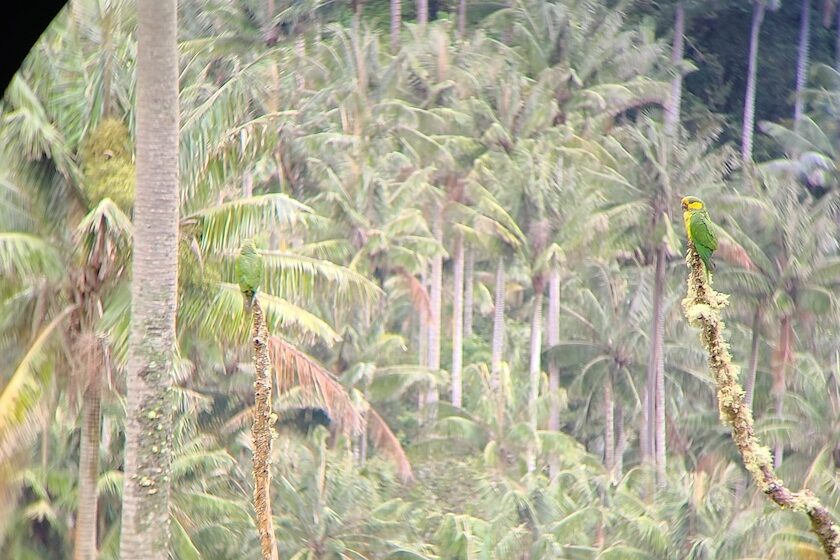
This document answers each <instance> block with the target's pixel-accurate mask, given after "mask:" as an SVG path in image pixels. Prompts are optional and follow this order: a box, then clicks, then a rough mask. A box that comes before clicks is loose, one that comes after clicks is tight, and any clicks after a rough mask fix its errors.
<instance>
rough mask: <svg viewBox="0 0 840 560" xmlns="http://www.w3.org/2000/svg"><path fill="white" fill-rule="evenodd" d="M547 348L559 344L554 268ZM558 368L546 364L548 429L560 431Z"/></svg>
mask: <svg viewBox="0 0 840 560" xmlns="http://www.w3.org/2000/svg"><path fill="white" fill-rule="evenodd" d="M547 323H548V325H547V326H548V346H549V348H551V347H553V346H556V345H558V344H560V273H559V271H558V270H557V269H556V268H555V269H554V270H552V271H551V277H550V278H549V280H548V321H547ZM559 390H560V368H559V367H558V366H557V360H550V361H549V363H548V392H549V412H548V429H549V430H551V431H557V430H559V429H560V399H559V395H558V391H559Z"/></svg>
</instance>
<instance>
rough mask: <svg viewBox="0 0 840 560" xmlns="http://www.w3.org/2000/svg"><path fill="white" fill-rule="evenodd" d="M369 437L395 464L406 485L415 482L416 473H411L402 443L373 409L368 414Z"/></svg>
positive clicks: (369, 409)
mask: <svg viewBox="0 0 840 560" xmlns="http://www.w3.org/2000/svg"><path fill="white" fill-rule="evenodd" d="M366 420H367V428H368V436H370V441H371V443H373V446H374V447H375V448H376V449H378V450H380V451H382V453H383V454H384V455H385V456H387V457H388V458H389V459H391V461H392V462H393V463H394V466H395V467H396V468H397V473H398V474H399V476H400V480H402V481H403V482H404V483H408V482H411V481H412V480H414V473H413V472H412V471H411V463H409V462H408V457H406V455H405V451H404V450H403V448H402V445H400V441H399V440H398V439H397V436H395V435H394V432H392V431H391V428H389V427H388V424H386V423H385V420H383V419H382V417H381V416H380V415H379V413H378V412H376V411H375V410H374V409H373V408H368V410H367V413H366Z"/></svg>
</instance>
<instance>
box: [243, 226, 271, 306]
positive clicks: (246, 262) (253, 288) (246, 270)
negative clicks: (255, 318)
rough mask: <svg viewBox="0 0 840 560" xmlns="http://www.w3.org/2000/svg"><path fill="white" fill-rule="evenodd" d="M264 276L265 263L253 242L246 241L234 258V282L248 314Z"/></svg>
mask: <svg viewBox="0 0 840 560" xmlns="http://www.w3.org/2000/svg"><path fill="white" fill-rule="evenodd" d="M264 274H265V263H264V262H263V258H262V255H260V254H259V252H257V247H256V246H255V245H254V242H253V240H251V239H247V240H246V241H245V242H244V243H243V244H242V248H241V249H240V250H239V256H238V257H237V258H236V280H237V282H239V289H240V290H241V291H242V297H243V300H244V304H243V305H244V307H245V311H246V312H247V313H250V312H251V310H252V308H253V307H254V301H255V300H256V298H257V292H258V291H259V289H260V286H261V285H262V281H263V275H264Z"/></svg>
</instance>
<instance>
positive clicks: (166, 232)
mask: <svg viewBox="0 0 840 560" xmlns="http://www.w3.org/2000/svg"><path fill="white" fill-rule="evenodd" d="M137 21H138V25H137V38H138V46H137V109H136V110H137V113H136V119H137V197H136V200H135V203H134V251H133V252H134V263H133V271H132V278H133V280H132V284H131V292H132V294H131V296H132V298H131V333H130V338H129V352H128V354H129V356H128V368H127V371H128V374H127V405H126V430H125V431H126V434H125V437H126V441H125V474H124V479H125V485H124V488H123V509H122V531H121V535H120V558H122V560H164V559H166V558H168V556H169V550H168V549H169V481H170V479H171V464H172V407H173V403H172V394H171V388H172V361H173V349H174V348H175V343H176V339H175V311H176V308H177V293H178V292H177V288H178V203H179V192H178V43H177V32H176V31H177V2H176V0H146V1H144V2H139V3H138V4H137Z"/></svg>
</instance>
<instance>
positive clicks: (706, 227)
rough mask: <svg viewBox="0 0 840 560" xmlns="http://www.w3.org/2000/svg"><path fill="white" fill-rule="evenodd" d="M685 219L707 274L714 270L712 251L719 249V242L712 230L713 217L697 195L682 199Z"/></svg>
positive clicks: (689, 235)
mask: <svg viewBox="0 0 840 560" xmlns="http://www.w3.org/2000/svg"><path fill="white" fill-rule="evenodd" d="M682 209H683V220H684V221H685V232H686V233H687V234H688V240H689V241H691V243H692V244H694V248H695V249H696V250H697V254H698V255H700V259H701V260H702V261H703V264H704V265H706V275H707V276H708V274H709V271H710V270H714V268H715V265H714V263H713V262H712V253H714V252H715V249H717V246H718V242H717V237H715V232H714V231H713V230H712V219H711V218H710V217H709V213H708V212H707V211H706V205H705V204H703V201H702V200H700V199H699V198H697V197H696V196H686V197H683V199H682Z"/></svg>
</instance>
